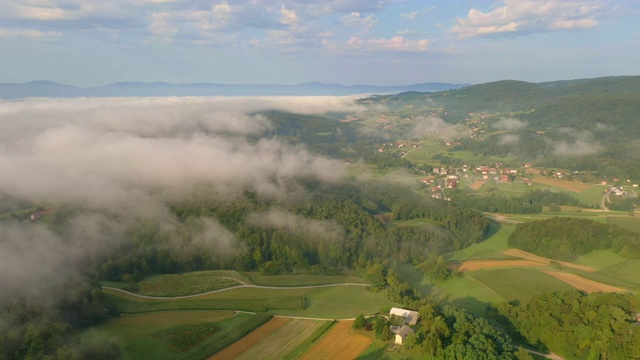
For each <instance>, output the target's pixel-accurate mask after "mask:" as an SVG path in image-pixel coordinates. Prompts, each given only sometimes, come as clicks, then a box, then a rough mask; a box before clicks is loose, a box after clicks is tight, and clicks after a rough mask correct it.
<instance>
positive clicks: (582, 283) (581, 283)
mask: <svg viewBox="0 0 640 360" xmlns="http://www.w3.org/2000/svg"><path fill="white" fill-rule="evenodd" d="M545 273H546V274H547V275H551V276H553V277H555V278H557V279H560V280H562V281H564V282H566V283H567V284H569V285H571V286H573V287H574V288H576V289H578V290H582V291H585V292H588V293H592V292H625V291H627V290H625V289H623V288H619V287H616V286H611V285H606V284H603V283H599V282H597V281H593V280H589V279H585V278H583V277H582V276H578V275H576V274H569V273H564V272H558V271H545Z"/></svg>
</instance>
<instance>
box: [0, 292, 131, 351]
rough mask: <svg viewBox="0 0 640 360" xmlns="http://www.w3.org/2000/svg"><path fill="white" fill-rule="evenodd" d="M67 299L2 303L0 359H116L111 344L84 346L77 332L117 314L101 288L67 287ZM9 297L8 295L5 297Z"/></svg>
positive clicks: (21, 298)
mask: <svg viewBox="0 0 640 360" xmlns="http://www.w3.org/2000/svg"><path fill="white" fill-rule="evenodd" d="M66 289H67V290H68V291H67V292H66V293H65V296H63V297H60V298H54V300H55V301H54V303H48V300H51V299H47V300H43V299H40V298H32V297H30V296H27V295H24V296H15V297H12V298H5V297H3V298H1V299H0V319H2V321H0V359H60V360H62V359H79V360H84V359H86V360H90V359H114V358H116V357H117V356H118V354H119V352H120V350H119V348H118V346H117V345H116V344H114V343H112V342H109V341H104V342H98V343H82V342H80V340H79V339H78V337H77V335H76V334H77V330H78V329H81V328H85V327H88V326H91V325H95V324H99V323H101V322H102V321H104V320H105V319H107V318H108V317H109V316H112V315H114V314H115V309H113V308H112V307H111V306H110V305H109V304H107V303H106V302H105V301H104V299H103V297H102V291H101V289H100V287H99V286H98V285H97V284H95V283H89V282H88V281H78V282H75V283H73V284H68V287H67V288H66ZM2 295H6V294H2Z"/></svg>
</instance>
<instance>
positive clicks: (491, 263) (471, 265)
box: [458, 260, 547, 272]
mask: <svg viewBox="0 0 640 360" xmlns="http://www.w3.org/2000/svg"><path fill="white" fill-rule="evenodd" d="M546 265H547V264H544V263H541V262H538V261H532V260H471V261H465V262H463V263H462V264H461V265H460V267H458V271H459V272H465V271H474V270H480V269H490V268H498V267H532V266H546Z"/></svg>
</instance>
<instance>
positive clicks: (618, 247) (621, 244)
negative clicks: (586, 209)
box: [508, 217, 640, 261]
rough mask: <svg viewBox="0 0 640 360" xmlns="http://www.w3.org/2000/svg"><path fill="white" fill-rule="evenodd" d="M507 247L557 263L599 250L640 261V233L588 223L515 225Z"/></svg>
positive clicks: (568, 220) (567, 220) (566, 221)
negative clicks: (613, 252)
mask: <svg viewBox="0 0 640 360" xmlns="http://www.w3.org/2000/svg"><path fill="white" fill-rule="evenodd" d="M508 241H509V245H510V246H513V247H517V248H519V249H522V250H525V251H529V252H532V253H534V254H538V255H540V256H545V257H549V258H552V259H558V260H567V261H572V260H575V259H576V258H577V257H579V256H580V255H584V254H586V253H588V252H590V251H593V250H598V249H612V250H613V251H615V252H616V253H618V254H620V255H622V256H625V257H629V258H639V257H640V233H637V232H633V231H630V230H625V229H621V228H619V227H617V226H614V225H608V224H603V223H599V222H595V221H592V220H588V219H579V218H568V217H555V218H550V219H544V220H538V221H531V222H526V223H522V224H518V226H517V227H516V229H515V231H514V232H513V233H511V235H509V240H508Z"/></svg>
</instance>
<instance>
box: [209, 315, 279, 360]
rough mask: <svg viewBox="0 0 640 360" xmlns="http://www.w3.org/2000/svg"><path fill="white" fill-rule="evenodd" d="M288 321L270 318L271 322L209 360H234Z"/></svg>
mask: <svg viewBox="0 0 640 360" xmlns="http://www.w3.org/2000/svg"><path fill="white" fill-rule="evenodd" d="M290 321H291V319H287V318H280V317H274V318H271V320H269V321H267V322H266V323H264V324H263V325H262V326H260V327H259V328H257V329H255V330H253V331H252V332H250V333H249V334H247V335H246V336H245V337H243V338H242V339H240V340H238V341H236V342H234V343H233V344H231V345H229V346H227V347H226V348H224V349H223V350H222V351H220V352H218V353H216V354H215V355H213V356H212V357H210V358H209V359H215V360H222V359H235V358H237V357H238V356H239V355H240V354H242V353H243V352H245V351H247V350H248V349H250V348H252V347H253V346H254V345H256V344H257V343H258V342H260V341H261V340H263V339H264V338H265V337H267V336H269V335H270V334H272V333H274V332H275V331H277V330H278V329H280V328H282V327H284V326H285V325H286V324H287V323H289V322H290Z"/></svg>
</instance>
